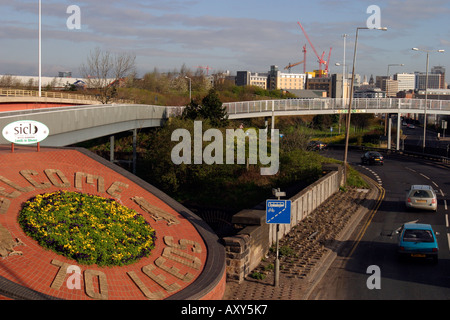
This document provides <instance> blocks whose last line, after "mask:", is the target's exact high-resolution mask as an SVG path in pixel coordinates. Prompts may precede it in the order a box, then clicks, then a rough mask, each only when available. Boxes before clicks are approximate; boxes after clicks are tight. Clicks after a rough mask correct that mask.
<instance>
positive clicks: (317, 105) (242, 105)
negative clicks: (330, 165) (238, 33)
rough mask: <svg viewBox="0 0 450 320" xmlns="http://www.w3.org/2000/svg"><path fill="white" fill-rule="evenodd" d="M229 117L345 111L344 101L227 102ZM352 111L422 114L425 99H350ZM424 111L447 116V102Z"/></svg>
mask: <svg viewBox="0 0 450 320" xmlns="http://www.w3.org/2000/svg"><path fill="white" fill-rule="evenodd" d="M223 105H224V106H225V107H226V109H227V112H228V114H229V115H233V114H242V113H262V112H272V111H274V112H280V111H304V112H307V111H319V110H320V111H330V113H333V112H335V113H345V112H347V110H348V99H331V98H328V99H285V100H259V101H244V102H230V103H224V104H223ZM352 109H353V110H355V111H357V112H371V113H377V112H376V111H377V110H380V113H384V112H385V111H386V109H389V111H392V113H395V112H404V111H411V112H416V113H424V109H425V100H423V99H397V98H378V99H377V98H372V99H364V98H357V99H353V103H352ZM427 112H430V113H441V112H442V113H445V114H447V113H448V114H450V101H449V100H428V103H427Z"/></svg>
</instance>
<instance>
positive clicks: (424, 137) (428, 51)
mask: <svg viewBox="0 0 450 320" xmlns="http://www.w3.org/2000/svg"><path fill="white" fill-rule="evenodd" d="M412 50H413V51H422V52H426V54H427V71H426V76H425V107H424V112H423V143H422V149H423V150H422V151H423V152H424V153H425V144H426V143H425V140H426V136H427V104H428V68H429V62H430V53H432V52H439V53H443V52H445V50H442V49H440V50H424V49H419V48H412ZM419 89H420V88H419Z"/></svg>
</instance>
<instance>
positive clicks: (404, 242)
mask: <svg viewBox="0 0 450 320" xmlns="http://www.w3.org/2000/svg"><path fill="white" fill-rule="evenodd" d="M397 252H398V254H399V257H400V258H431V259H432V260H433V262H434V263H437V262H438V252H439V247H438V244H437V240H436V235H435V233H434V231H433V228H432V227H431V225H429V224H423V223H405V224H404V225H403V226H402V227H401V228H400V230H399V231H398V247H397Z"/></svg>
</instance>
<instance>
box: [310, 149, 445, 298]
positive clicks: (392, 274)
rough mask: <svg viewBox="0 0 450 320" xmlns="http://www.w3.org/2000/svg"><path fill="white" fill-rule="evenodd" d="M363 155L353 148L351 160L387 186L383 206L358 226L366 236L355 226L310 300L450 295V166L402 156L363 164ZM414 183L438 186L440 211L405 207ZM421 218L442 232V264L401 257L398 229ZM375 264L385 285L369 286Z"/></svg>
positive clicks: (440, 234) (338, 155) (351, 162)
mask: <svg viewBox="0 0 450 320" xmlns="http://www.w3.org/2000/svg"><path fill="white" fill-rule="evenodd" d="M340 153H342V151H328V156H330V157H332V156H334V157H335V158H338V159H340V158H342V156H341V155H340ZM360 156H361V153H360V152H359V153H358V152H350V153H349V162H350V164H352V165H354V166H355V167H356V168H357V169H358V170H359V171H361V172H363V173H364V174H366V175H367V176H368V177H370V178H372V179H373V180H374V181H378V182H379V183H380V184H381V185H382V187H383V188H384V190H385V196H384V199H383V200H382V202H381V204H380V206H379V208H378V210H377V211H376V212H374V214H373V215H372V213H369V215H368V218H367V219H364V220H363V221H362V222H361V225H360V226H359V228H357V229H359V230H363V231H364V230H365V232H364V233H362V234H361V235H362V237H361V238H360V234H358V233H357V232H358V231H355V234H353V235H352V237H351V239H350V240H349V241H347V242H346V243H344V244H343V246H344V250H343V251H342V252H340V253H339V254H338V257H337V258H336V259H335V261H334V262H333V264H332V265H331V267H330V268H329V269H328V271H327V272H326V274H325V275H324V277H323V279H322V281H321V282H319V284H318V285H317V286H316V288H315V290H314V291H312V293H311V295H310V296H309V299H327V300H328V299H334V300H340V299H352V300H361V299H362V300H372V299H389V300H390V299H402V300H403V299H405V300H414V299H420V300H422V299H426V300H428V299H432V300H441V299H450V249H449V242H450V235H449V233H450V229H449V226H448V220H449V217H448V214H449V210H448V205H450V198H449V195H450V179H449V169H448V168H445V167H441V166H439V165H436V164H433V163H425V162H423V161H421V160H408V159H406V160H405V159H403V158H399V157H398V156H387V157H386V161H385V165H384V166H376V167H374V166H360V165H359V157H360ZM411 184H429V185H432V186H433V187H434V188H435V189H437V190H439V193H438V212H437V213H433V212H417V211H411V212H410V211H408V212H407V211H406V210H405V206H404V198H405V193H406V190H407V189H408V188H409V186H410V185H411ZM447 202H448V203H447ZM417 219H418V220H419V221H420V222H422V223H429V224H431V225H432V226H433V228H434V230H435V231H436V232H438V233H439V235H438V244H439V248H440V251H439V263H438V264H437V265H433V264H431V263H428V261H419V260H418V261H406V262H401V261H399V260H398V259H397V256H396V253H395V252H396V241H397V236H396V234H393V231H394V230H395V229H397V228H398V227H400V226H401V225H402V224H403V223H404V222H408V221H414V220H417ZM359 238H360V240H359V241H358V239H359ZM373 265H375V266H378V267H379V270H380V274H381V278H380V280H381V282H380V283H381V289H369V288H368V286H367V282H368V280H369V281H372V280H370V279H373V277H372V278H370V277H371V276H372V272H370V273H368V267H369V266H373ZM372 282H373V281H372Z"/></svg>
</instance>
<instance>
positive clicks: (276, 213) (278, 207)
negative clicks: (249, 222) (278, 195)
mask: <svg viewBox="0 0 450 320" xmlns="http://www.w3.org/2000/svg"><path fill="white" fill-rule="evenodd" d="M266 223H269V224H290V223H291V200H267V201H266Z"/></svg>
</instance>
